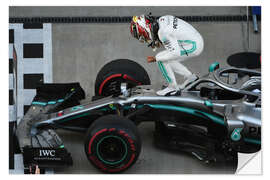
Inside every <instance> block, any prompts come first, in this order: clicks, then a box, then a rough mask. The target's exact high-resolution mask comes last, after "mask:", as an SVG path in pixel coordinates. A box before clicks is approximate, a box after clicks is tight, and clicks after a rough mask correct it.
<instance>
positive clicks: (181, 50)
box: [156, 15, 204, 95]
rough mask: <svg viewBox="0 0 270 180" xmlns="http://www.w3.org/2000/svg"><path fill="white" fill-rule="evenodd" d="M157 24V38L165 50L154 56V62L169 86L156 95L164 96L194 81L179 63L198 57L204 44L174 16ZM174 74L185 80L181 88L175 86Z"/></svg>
mask: <svg viewBox="0 0 270 180" xmlns="http://www.w3.org/2000/svg"><path fill="white" fill-rule="evenodd" d="M158 24H159V31H158V37H159V39H160V41H161V42H162V44H163V45H164V47H165V49H166V50H164V51H161V52H159V53H158V54H157V55H156V61H157V64H158V66H159V69H160V71H161V72H162V74H163V76H164V78H165V79H166V81H167V82H168V83H169V86H168V88H167V90H166V89H165V90H161V91H159V92H157V93H158V94H159V95H164V93H167V92H168V90H169V91H170V90H173V89H174V90H178V89H179V88H180V89H181V88H183V86H184V85H186V84H187V82H188V81H190V80H192V79H194V76H195V75H193V74H192V73H191V72H190V71H189V70H188V69H187V68H186V67H185V66H184V65H182V64H181V63H180V62H181V61H184V60H186V59H188V58H192V57H195V56H198V55H199V54H200V53H201V52H202V51H203V46H204V43H203V38H202V36H201V35H200V34H199V33H198V31H197V30H196V29H195V28H193V27H192V26H191V25H190V24H188V23H187V22H185V21H183V20H181V19H179V18H176V17H175V16H170V15H167V16H162V17H160V18H159V19H158ZM174 72H176V73H177V74H180V75H182V76H184V77H185V78H186V81H185V82H184V83H183V85H182V86H178V85H177V81H176V79H175V75H174ZM162 91H164V92H162Z"/></svg>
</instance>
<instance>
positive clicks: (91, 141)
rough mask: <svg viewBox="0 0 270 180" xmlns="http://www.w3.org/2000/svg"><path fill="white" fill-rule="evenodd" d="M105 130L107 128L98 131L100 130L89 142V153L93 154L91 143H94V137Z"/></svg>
mask: <svg viewBox="0 0 270 180" xmlns="http://www.w3.org/2000/svg"><path fill="white" fill-rule="evenodd" d="M105 131H107V129H102V130H100V131H98V132H97V133H96V134H95V135H94V136H93V137H92V138H91V140H90V142H89V147H88V153H89V154H92V152H91V145H92V143H93V141H94V139H95V138H96V137H97V135H99V134H101V133H103V132H105Z"/></svg>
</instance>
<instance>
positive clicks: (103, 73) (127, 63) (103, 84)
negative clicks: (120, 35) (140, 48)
mask: <svg viewBox="0 0 270 180" xmlns="http://www.w3.org/2000/svg"><path fill="white" fill-rule="evenodd" d="M123 82H125V83H127V84H128V88H131V87H134V86H136V85H149V84H150V78H149V76H148V74H147V72H146V71H145V69H144V68H143V67H142V66H141V65H140V64H138V63H136V62H134V61H131V60H129V59H117V60H113V61H111V62H109V63H108V64H106V65H104V66H103V67H102V68H101V70H100V71H99V73H98V75H97V77H96V82H95V95H96V96H110V95H113V94H117V93H119V92H120V85H121V83H123Z"/></svg>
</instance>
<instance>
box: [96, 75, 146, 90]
mask: <svg viewBox="0 0 270 180" xmlns="http://www.w3.org/2000/svg"><path fill="white" fill-rule="evenodd" d="M121 76H122V74H113V75H111V76H109V77H107V78H106V79H105V80H104V81H103V82H102V83H101V85H100V87H99V91H98V93H99V95H101V93H102V89H103V87H104V85H105V84H106V83H107V82H108V81H109V80H111V79H112V78H116V77H121ZM123 78H124V79H126V80H130V81H133V82H135V83H137V84H138V85H142V83H141V82H139V81H137V80H136V79H134V78H132V77H130V76H128V75H126V74H124V76H123Z"/></svg>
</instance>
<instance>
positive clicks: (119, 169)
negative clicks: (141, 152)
mask: <svg viewBox="0 0 270 180" xmlns="http://www.w3.org/2000/svg"><path fill="white" fill-rule="evenodd" d="M134 159H135V153H133V154H132V155H131V158H130V160H129V162H128V163H127V164H126V165H124V166H123V167H121V168H118V169H108V171H109V172H118V171H121V170H123V169H126V168H127V167H129V165H130V164H131V163H132V162H133V161H134Z"/></svg>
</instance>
